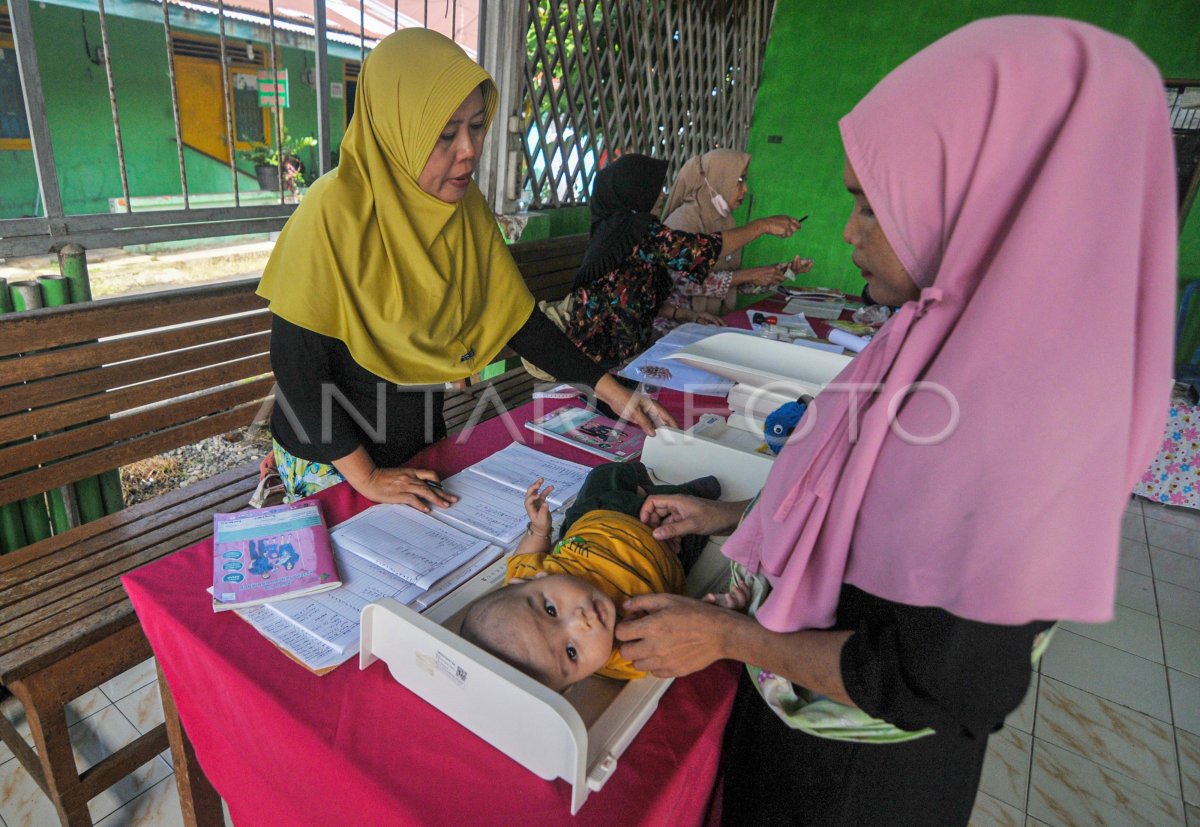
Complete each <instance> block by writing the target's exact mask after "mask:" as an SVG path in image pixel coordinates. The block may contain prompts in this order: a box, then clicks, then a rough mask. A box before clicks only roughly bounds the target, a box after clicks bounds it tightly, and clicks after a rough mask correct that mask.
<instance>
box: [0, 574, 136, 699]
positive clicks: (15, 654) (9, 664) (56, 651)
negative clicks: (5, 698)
mask: <svg viewBox="0 0 1200 827" xmlns="http://www.w3.org/2000/svg"><path fill="white" fill-rule="evenodd" d="M117 585H118V586H119V585H120V584H119V583H118V584H117ZM61 620H62V625H60V626H59V627H58V628H57V629H55V630H53V631H51V632H50V633H49V634H46V635H44V636H42V637H40V638H35V639H34V641H32V643H33V644H34V645H30V646H23V647H21V648H19V649H14V650H13V651H11V652H8V653H7V654H4V655H0V683H4V684H8V683H11V682H13V681H16V680H20V679H21V678H24V677H26V676H28V675H31V674H33V673H35V672H38V671H40V670H42V669H45V668H47V667H49V666H51V665H53V664H55V663H57V662H58V661H60V660H62V659H63V658H64V657H66V656H67V655H70V654H71V653H73V652H78V651H80V650H81V649H84V648H86V647H88V646H91V645H92V644H93V643H96V642H98V641H101V640H103V639H104V638H106V637H108V636H110V635H114V634H116V633H117V632H119V631H120V630H121V629H124V628H125V627H126V626H129V625H131V624H133V623H137V615H136V614H134V611H133V604H132V603H130V602H129V598H128V597H126V595H125V590H124V589H121V588H113V589H110V590H109V591H108V592H106V593H105V601H104V602H97V603H96V604H94V605H93V606H87V607H83V608H81V609H79V610H77V611H75V612H72V613H70V615H69V616H68V617H64V618H61Z"/></svg>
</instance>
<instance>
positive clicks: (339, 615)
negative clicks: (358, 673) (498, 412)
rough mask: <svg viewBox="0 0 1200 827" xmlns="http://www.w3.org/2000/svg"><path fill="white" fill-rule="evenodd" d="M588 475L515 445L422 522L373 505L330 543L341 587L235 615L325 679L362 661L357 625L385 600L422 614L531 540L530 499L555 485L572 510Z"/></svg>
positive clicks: (557, 496)
mask: <svg viewBox="0 0 1200 827" xmlns="http://www.w3.org/2000/svg"><path fill="white" fill-rule="evenodd" d="M590 470H591V469H590V468H588V466H586V465H580V464H579V463H575V462H569V461H567V460H562V459H558V458H556V457H552V456H550V455H548V454H543V453H541V452H540V451H536V450H534V449H532V448H529V447H528V446H525V445H520V444H515V443H514V444H512V445H509V446H508V447H507V448H505V449H503V450H501V451H498V452H496V453H495V454H493V455H491V456H490V457H488V458H486V459H484V460H482V461H480V462H478V463H476V464H475V465H473V466H471V467H470V468H467V469H465V470H463V471H461V472H459V473H458V474H455V475H453V476H451V477H448V478H446V480H444V481H443V488H445V489H446V490H447V491H449V492H450V493H453V494H456V495H458V496H459V497H460V499H459V501H458V502H457V503H455V504H454V505H453V506H451V507H450V508H444V509H443V508H438V509H434V510H433V512H432V513H431V514H423V513H422V512H420V511H417V510H416V509H414V508H410V507H408V506H405V505H376V506H372V507H371V508H368V509H367V510H365V511H362V512H360V513H358V514H356V515H354V516H353V517H351V518H350V519H348V520H346V521H345V522H343V523H341V524H339V525H337V526H335V527H334V528H333V529H332V530H331V531H330V532H329V537H330V540H331V541H332V544H333V549H334V557H335V559H336V560H337V568H338V572H339V573H340V574H341V579H342V586H341V587H340V588H337V589H333V590H331V591H327V592H323V593H321V594H316V595H311V596H308V597H300V598H296V599H292V600H284V601H280V602H277V603H271V604H266V605H262V606H255V607H251V608H249V609H239V610H236V611H237V613H238V614H239V615H240V616H241V617H242V618H244V619H245V620H246V621H248V622H249V623H250V624H251V625H252V626H254V628H255V629H257V630H258V631H259V632H260V633H261V634H262V635H263V636H264V637H266V638H267V639H268V640H270V641H271V642H273V643H274V644H275V645H277V646H279V647H280V648H281V649H283V650H284V652H286V653H287V654H289V655H290V656H291V657H292V658H293V659H295V660H297V661H299V662H300V663H301V664H303V665H304V666H305V667H307V668H308V669H310V670H312V671H314V672H317V673H319V674H324V673H325V672H328V671H329V670H331V669H333V668H334V667H336V666H338V665H339V664H341V663H344V662H345V661H347V660H349V659H350V658H352V657H353V656H354V655H355V654H357V653H358V644H359V617H360V615H361V612H362V608H363V607H364V606H366V605H367V604H368V603H371V602H372V601H374V600H378V599H380V598H384V597H388V598H391V599H393V600H396V601H397V602H399V603H402V604H404V605H407V606H412V607H413V608H415V609H417V610H418V611H422V610H424V609H426V608H428V607H429V606H432V605H433V604H434V603H435V602H437V600H439V599H441V598H442V597H444V596H445V595H446V594H449V593H450V592H451V591H453V590H454V589H455V588H456V587H457V586H459V585H460V584H462V583H463V582H465V581H466V580H469V579H470V578H472V577H474V576H475V575H476V574H478V573H479V572H481V571H482V570H483V569H485V568H486V567H487V566H488V565H489V564H490V563H492V562H493V561H495V560H496V558H498V557H499V556H500V555H501V554H503V553H504V552H505V551H506V550H508V549H510V548H512V547H513V546H515V545H516V543H517V541H518V540H519V539H520V537H521V535H522V534H523V533H524V531H525V525H526V522H527V519H528V518H527V517H526V514H525V504H524V494H525V489H526V488H527V487H528V486H529V485H530V484H531V483H532V482H533V481H534V480H536V479H538V478H539V477H541V478H543V479H544V480H545V481H546V482H545V484H547V485H554V486H555V490H554V492H553V494H552V495H551V497H550V500H549V502H550V506H551V509H552V510H555V511H561V510H563V508H564V507H565V506H566V505H567V504H569V503H570V502H571V501H572V500H574V498H575V495H576V494H577V493H578V492H579V489H580V487H581V486H582V485H583V480H584V478H585V477H586V476H587V473H588V471H590Z"/></svg>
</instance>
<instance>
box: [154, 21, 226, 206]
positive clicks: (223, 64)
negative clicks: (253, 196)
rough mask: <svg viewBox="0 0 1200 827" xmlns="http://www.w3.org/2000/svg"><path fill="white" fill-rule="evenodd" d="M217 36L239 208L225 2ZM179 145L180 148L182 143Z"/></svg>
mask: <svg viewBox="0 0 1200 827" xmlns="http://www.w3.org/2000/svg"><path fill="white" fill-rule="evenodd" d="M163 5H164V6H165V5H166V4H165V3H164V4H163ZM217 36H218V42H219V43H220V56H221V96H222V99H223V100H224V101H225V145H226V146H227V147H229V176H230V178H231V181H232V184H233V205H234V206H235V207H240V206H241V205H242V188H241V182H240V181H238V169H237V149H236V146H237V141H236V139H235V138H234V135H233V90H232V89H231V88H230V84H229V50H228V48H227V46H228V43H227V41H226V39H225V0H217ZM180 145H181V146H182V142H181V144H180Z"/></svg>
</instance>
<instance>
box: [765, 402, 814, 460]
mask: <svg viewBox="0 0 1200 827" xmlns="http://www.w3.org/2000/svg"><path fill="white" fill-rule="evenodd" d="M807 409H808V405H807V404H806V403H805V402H803V401H797V402H785V403H784V404H782V405H780V406H779V407H778V408H776V409H775V410H774V411H772V412H771V414H770V415H768V416H767V421H766V423H765V424H764V425H763V437H764V438H765V439H766V440H767V447H768V448H770V449H771V453H773V454H778V453H779V452H780V451H782V450H783V446H784V444H785V443H786V442H787V440H788V437H789V436H791V435H792V431H794V430H796V426H797V425H799V424H800V417H802V416H804V412H805V410H807Z"/></svg>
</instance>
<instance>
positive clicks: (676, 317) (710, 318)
mask: <svg viewBox="0 0 1200 827" xmlns="http://www.w3.org/2000/svg"><path fill="white" fill-rule="evenodd" d="M729 283H730V284H731V285H732V284H735V282H734V281H732V280H731V281H730V282H729ZM659 315H660V316H662V317H663V318H666V319H670V320H671V321H673V322H679V323H680V324H685V323H686V322H697V323H699V324H711V325H716V326H717V327H725V320H724V319H722V318H721V317H720V316H714V315H713V314H712V313H705V312H703V311H700V310H693V309H691V308H690V307H677V306H676V305H673V304H671V305H667V306H666V307H664V308H663V309H662V310H661V311H659Z"/></svg>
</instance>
